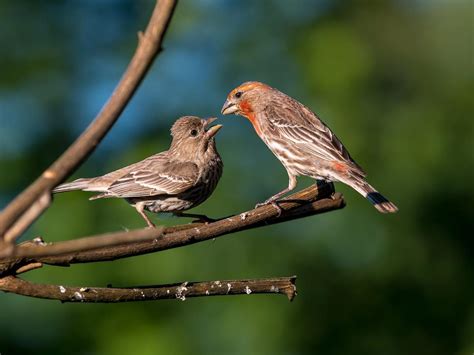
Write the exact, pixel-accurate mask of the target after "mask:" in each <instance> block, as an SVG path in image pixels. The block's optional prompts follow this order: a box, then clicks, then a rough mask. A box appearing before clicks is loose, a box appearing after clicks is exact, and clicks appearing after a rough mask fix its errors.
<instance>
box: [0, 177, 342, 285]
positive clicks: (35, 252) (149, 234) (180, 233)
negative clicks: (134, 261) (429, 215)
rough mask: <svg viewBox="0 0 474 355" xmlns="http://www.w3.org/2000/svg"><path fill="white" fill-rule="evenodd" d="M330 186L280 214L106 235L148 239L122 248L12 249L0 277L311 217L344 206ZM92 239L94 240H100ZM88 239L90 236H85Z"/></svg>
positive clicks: (266, 210) (288, 202) (300, 197)
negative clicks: (30, 266) (40, 265)
mask: <svg viewBox="0 0 474 355" xmlns="http://www.w3.org/2000/svg"><path fill="white" fill-rule="evenodd" d="M331 193H332V189H331V187H330V185H322V186H320V187H319V193H318V188H317V187H316V186H311V187H308V188H306V189H304V190H302V191H300V192H298V193H296V194H293V195H291V196H289V197H288V198H287V199H285V200H282V201H281V202H280V203H279V205H280V207H281V209H282V212H281V214H280V213H279V211H277V210H276V209H275V208H274V207H273V206H272V205H268V206H262V207H259V208H256V209H253V210H251V211H248V212H244V213H241V214H238V215H235V216H231V217H226V218H223V219H220V220H218V221H216V222H213V223H209V224H187V225H181V226H175V227H169V228H165V230H164V232H163V235H160V232H158V231H156V230H154V229H140V230H135V231H130V232H117V233H110V234H108V235H106V237H107V238H113V237H115V238H120V237H127V238H131V239H133V238H134V237H137V238H145V239H146V238H150V239H149V240H145V241H137V242H134V243H129V244H125V245H115V246H107V247H99V248H93V250H85V251H77V252H70V253H66V254H61V253H57V251H58V250H61V248H62V246H67V245H70V243H72V242H74V241H65V242H58V243H51V244H46V245H29V246H27V247H25V246H24V245H19V246H17V247H16V248H15V250H14V255H15V256H14V257H9V258H4V259H0V276H2V275H6V274H13V273H14V272H15V270H17V269H18V268H20V267H23V266H24V265H27V264H31V263H38V262H39V263H45V264H50V265H60V266H68V265H70V264H75V263H89V262H98V261H109V260H116V259H121V258H126V257H132V256H135V255H141V254H147V253H152V252H158V251H161V250H167V249H172V248H177V247H182V246H185V245H190V244H194V243H198V242H202V241H206V240H209V239H213V238H217V237H219V236H222V235H226V234H230V233H235V232H238V231H242V230H246V229H252V228H257V227H261V226H265V225H271V224H275V223H281V222H285V221H289V220H293V219H297V218H302V217H306V216H311V215H315V214H319V213H323V212H327V211H332V210H337V209H340V208H343V207H344V206H345V203H344V199H343V197H342V195H341V194H339V193H336V194H334V195H332V196H331ZM102 237H103V236H96V237H94V238H99V239H100V238H102ZM89 238H90V237H89Z"/></svg>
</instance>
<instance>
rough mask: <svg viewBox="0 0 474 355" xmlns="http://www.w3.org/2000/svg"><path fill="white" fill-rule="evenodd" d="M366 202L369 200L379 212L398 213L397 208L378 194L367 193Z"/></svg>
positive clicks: (375, 192)
mask: <svg viewBox="0 0 474 355" xmlns="http://www.w3.org/2000/svg"><path fill="white" fill-rule="evenodd" d="M367 200H369V201H370V202H371V203H372V204H373V205H374V207H375V208H376V209H377V210H378V211H379V212H382V213H395V212H397V211H398V207H397V206H395V204H393V203H392V202H390V201H389V200H387V199H386V198H385V197H384V196H383V195H382V194H381V193H380V192H377V191H374V192H369V193H368V194H367Z"/></svg>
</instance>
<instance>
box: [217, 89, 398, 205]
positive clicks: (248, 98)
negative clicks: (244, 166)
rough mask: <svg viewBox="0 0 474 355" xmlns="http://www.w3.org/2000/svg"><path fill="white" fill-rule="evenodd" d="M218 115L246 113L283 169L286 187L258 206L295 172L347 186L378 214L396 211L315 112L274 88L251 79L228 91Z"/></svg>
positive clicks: (293, 183) (292, 180)
mask: <svg viewBox="0 0 474 355" xmlns="http://www.w3.org/2000/svg"><path fill="white" fill-rule="evenodd" d="M222 113H223V114H224V115H228V114H237V115H241V116H244V117H246V118H247V119H248V120H249V121H250V122H251V123H252V125H253V127H254V129H255V131H256V132H257V134H258V136H259V137H260V138H261V139H262V140H263V141H264V142H265V144H266V145H267V146H268V148H270V150H271V151H272V152H273V154H274V155H275V156H276V157H277V158H278V159H279V160H280V161H281V163H282V164H283V166H284V167H285V169H286V171H287V173H288V177H289V184H288V188H286V189H284V190H283V191H281V192H279V193H277V194H276V195H274V196H272V197H270V198H269V199H268V200H266V201H265V202H264V203H263V204H259V205H264V204H269V203H275V201H277V200H278V199H279V198H280V197H282V196H283V195H284V194H286V193H287V192H289V191H291V190H293V189H294V188H295V186H296V178H297V177H298V176H309V177H312V178H314V179H317V180H324V181H327V182H332V181H340V182H343V183H345V184H347V185H349V186H350V187H352V188H353V189H354V190H356V191H357V192H358V193H360V194H361V195H362V196H364V197H366V198H367V199H368V200H369V201H370V202H371V203H372V204H373V205H374V207H375V208H376V209H377V210H378V211H380V212H383V213H388V212H396V211H397V210H398V208H397V207H396V206H395V205H394V204H393V203H392V202H390V201H389V200H387V199H386V198H385V197H384V196H382V195H381V194H380V193H379V192H378V191H377V190H375V189H374V188H373V187H372V186H371V185H369V183H368V182H367V181H366V180H365V176H366V174H365V172H364V171H363V170H362V168H361V167H360V166H359V165H358V164H357V163H356V162H355V161H354V160H353V159H352V158H351V156H350V155H349V152H348V151H347V149H346V148H345V147H344V146H343V145H342V143H341V141H340V140H339V139H338V138H337V137H336V136H335V135H334V133H332V132H331V130H330V129H329V128H328V127H327V126H326V125H325V124H324V123H323V122H322V121H321V120H320V119H319V118H318V116H316V115H315V114H314V113H313V112H312V111H311V110H310V109H308V108H307V107H306V106H304V105H303V104H301V103H299V102H298V101H296V100H295V99H293V98H291V97H289V96H287V95H285V94H284V93H282V92H280V91H278V90H277V89H274V88H272V87H270V86H268V85H266V84H263V83H260V82H256V81H251V82H246V83H243V84H242V85H240V86H239V87H237V88H236V89H234V90H232V91H231V92H230V93H229V95H228V96H227V101H226V102H225V103H224V106H223V107H222ZM257 206H258V205H257Z"/></svg>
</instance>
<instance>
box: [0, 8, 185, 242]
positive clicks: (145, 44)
mask: <svg viewBox="0 0 474 355" xmlns="http://www.w3.org/2000/svg"><path fill="white" fill-rule="evenodd" d="M175 6H176V1H175V0H160V1H159V2H157V4H156V6H155V9H154V11H153V14H152V16H151V19H150V22H149V23H148V26H147V28H146V31H145V32H144V33H143V34H140V35H139V44H138V47H137V49H136V51H135V54H134V56H133V58H132V60H131V61H130V64H129V66H128V68H127V70H126V71H125V73H124V75H123V76H122V79H121V80H120V82H119V83H118V85H117V87H116V88H115V91H114V92H113V93H112V95H111V97H110V98H109V100H108V101H107V103H106V104H105V106H104V107H103V109H102V110H101V111H100V112H99V114H98V115H97V116H96V118H95V119H94V121H93V122H92V124H91V125H90V126H89V127H88V128H87V129H86V130H85V131H84V133H82V135H81V136H80V137H79V138H78V139H77V140H76V141H75V142H74V143H73V144H72V145H71V146H70V147H69V148H68V149H67V150H66V151H65V152H64V153H63V154H62V155H61V156H60V157H59V158H58V159H57V160H56V161H55V162H54V163H53V164H52V165H51V166H50V167H49V168H48V169H47V170H46V171H44V172H43V174H42V175H41V176H40V177H39V178H38V179H36V181H34V182H33V183H32V184H31V185H30V186H29V187H28V188H27V189H26V190H24V191H23V192H22V193H21V194H20V195H18V196H17V197H16V198H15V199H14V200H13V201H12V202H11V203H10V204H9V205H8V206H7V207H6V208H5V209H4V210H3V211H2V213H1V214H0V236H3V235H4V234H5V232H6V231H7V230H8V229H9V228H10V227H11V226H12V225H13V224H14V223H15V221H17V220H18V219H19V218H20V217H21V216H22V215H23V213H25V211H27V209H28V208H29V207H30V206H31V205H32V204H34V203H35V201H36V200H37V199H38V198H39V197H40V196H41V195H42V194H43V193H44V192H49V191H51V189H52V188H53V187H54V186H56V185H57V184H59V183H60V182H62V181H63V180H64V179H66V178H67V177H68V176H69V175H70V174H71V173H72V172H73V171H74V170H75V169H76V168H77V167H78V166H79V164H80V163H81V162H82V161H83V160H84V159H86V158H87V157H88V156H89V154H90V153H92V151H94V149H95V147H96V146H97V145H98V144H99V143H100V141H101V140H102V138H104V136H105V135H106V134H107V132H108V131H109V130H110V128H111V127H112V125H113V124H114V123H115V121H117V119H118V117H119V116H120V114H121V113H122V111H123V110H124V108H125V106H126V105H127V103H128V102H129V101H130V99H131V98H132V96H133V94H134V93H135V91H136V89H137V88H138V86H139V84H140V82H141V81H142V80H143V78H144V77H145V74H146V73H147V71H148V69H149V68H150V66H151V64H152V63H153V60H154V58H155V57H156V55H157V54H158V53H159V52H160V50H161V43H162V41H163V38H164V35H165V33H166V30H167V28H168V25H169V22H170V19H171V17H172V15H173V11H174V9H175ZM45 208H47V206H45V207H43V209H42V210H41V211H43V210H44V209H45ZM41 211H40V212H39V213H41ZM15 237H16V236H15ZM12 239H13V240H14V239H15V238H12Z"/></svg>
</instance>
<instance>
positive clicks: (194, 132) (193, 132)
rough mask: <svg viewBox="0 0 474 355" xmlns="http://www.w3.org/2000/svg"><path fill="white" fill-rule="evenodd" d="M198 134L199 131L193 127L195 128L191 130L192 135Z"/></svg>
mask: <svg viewBox="0 0 474 355" xmlns="http://www.w3.org/2000/svg"><path fill="white" fill-rule="evenodd" d="M197 135H198V131H197V130H195V129H193V130H192V131H191V136H193V137H196V136H197Z"/></svg>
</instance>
